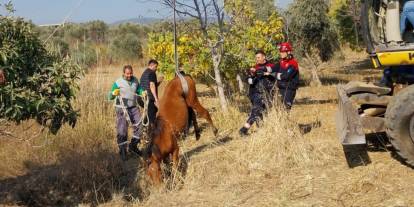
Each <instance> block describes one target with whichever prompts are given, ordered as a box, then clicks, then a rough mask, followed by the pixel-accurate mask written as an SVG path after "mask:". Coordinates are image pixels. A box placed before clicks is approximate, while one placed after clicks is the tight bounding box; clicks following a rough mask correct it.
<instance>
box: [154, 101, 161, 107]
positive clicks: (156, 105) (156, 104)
mask: <svg viewBox="0 0 414 207" xmlns="http://www.w3.org/2000/svg"><path fill="white" fill-rule="evenodd" d="M154 105H155V107H157V108H158V109H159V108H160V105H159V103H158V100H156V101H155V102H154Z"/></svg>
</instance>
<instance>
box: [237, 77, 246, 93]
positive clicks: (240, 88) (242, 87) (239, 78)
mask: <svg viewBox="0 0 414 207" xmlns="http://www.w3.org/2000/svg"><path fill="white" fill-rule="evenodd" d="M236 79H237V82H238V83H239V92H240V93H243V92H244V85H243V81H242V79H241V77H240V75H239V74H237V76H236Z"/></svg>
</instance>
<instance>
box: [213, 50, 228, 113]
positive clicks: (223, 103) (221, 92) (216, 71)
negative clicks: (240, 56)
mask: <svg viewBox="0 0 414 207" xmlns="http://www.w3.org/2000/svg"><path fill="white" fill-rule="evenodd" d="M217 50H218V48H217V47H212V48H211V56H212V58H213V70H214V79H216V84H217V90H218V96H219V99H220V105H221V109H222V110H223V111H224V112H226V113H227V112H228V109H227V101H226V96H225V94H224V86H223V82H222V80H221V74H220V68H219V66H220V62H221V55H220V54H219V52H218V51H217Z"/></svg>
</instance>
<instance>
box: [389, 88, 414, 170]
mask: <svg viewBox="0 0 414 207" xmlns="http://www.w3.org/2000/svg"><path fill="white" fill-rule="evenodd" d="M385 127H386V133H387V135H388V137H389V138H390V142H391V144H392V145H393V147H394V148H395V150H396V153H397V154H398V155H399V156H400V157H401V158H402V159H403V161H404V162H406V163H407V164H408V165H410V166H411V167H413V166H414V85H411V86H409V87H407V88H406V89H404V90H403V91H401V92H400V93H398V94H397V95H395V96H394V97H393V98H392V100H391V101H390V103H389V104H388V107H387V111H386V112H385Z"/></svg>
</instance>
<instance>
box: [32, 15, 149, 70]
mask: <svg viewBox="0 0 414 207" xmlns="http://www.w3.org/2000/svg"><path fill="white" fill-rule="evenodd" d="M55 29H56V28H55V27H36V31H37V33H38V34H39V36H40V39H42V40H43V41H45V40H46V39H48V38H49V35H50V34H52V32H53V31H54V30H55ZM149 31H150V29H149V27H147V26H140V25H137V24H131V23H125V24H120V25H116V26H111V27H109V26H108V25H106V24H105V23H104V22H102V21H92V22H88V23H82V24H74V23H68V24H65V26H64V27H61V28H59V29H58V30H57V31H56V32H55V33H54V34H53V36H52V37H51V38H49V40H48V41H47V42H46V43H47V48H48V49H51V50H52V51H55V52H56V54H58V55H60V56H62V57H65V56H66V55H68V56H69V57H70V58H71V59H73V60H74V61H75V62H76V63H78V64H79V65H81V66H83V67H84V68H90V67H93V66H95V65H96V64H97V63H98V62H99V63H112V62H113V61H116V62H118V63H122V62H123V61H131V60H136V59H138V58H141V57H142V47H143V46H142V45H143V42H144V43H145V41H146V38H147V33H148V32H149ZM98 58H99V60H98Z"/></svg>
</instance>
